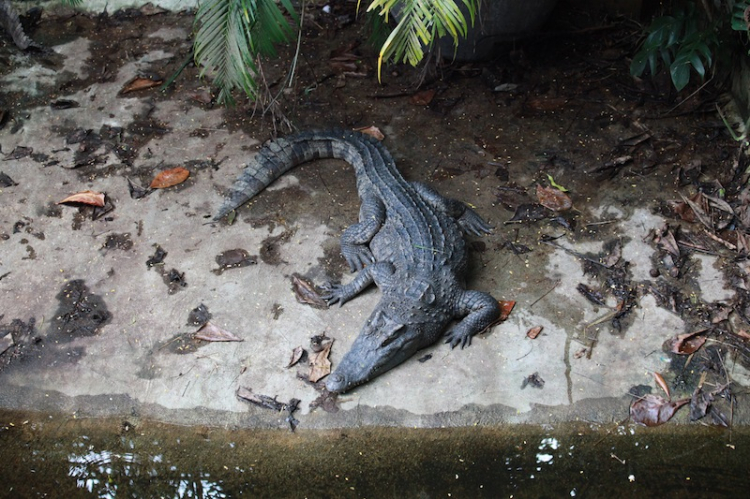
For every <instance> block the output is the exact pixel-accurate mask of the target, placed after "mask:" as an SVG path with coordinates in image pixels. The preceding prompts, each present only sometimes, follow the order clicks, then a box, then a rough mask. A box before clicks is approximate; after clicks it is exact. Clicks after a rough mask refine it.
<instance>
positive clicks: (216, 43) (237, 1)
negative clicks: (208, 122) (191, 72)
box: [194, 0, 296, 103]
mask: <svg viewBox="0 0 750 499" xmlns="http://www.w3.org/2000/svg"><path fill="white" fill-rule="evenodd" d="M280 4H281V6H282V7H283V8H284V10H285V11H286V12H288V13H290V14H292V15H293V16H296V14H294V10H293V7H292V5H291V3H290V0H280ZM195 26H196V28H197V30H196V33H195V42H194V48H195V61H196V64H198V65H199V66H200V67H201V76H202V77H203V76H205V75H206V74H207V73H211V74H212V76H213V80H214V83H215V84H216V86H217V87H219V89H220V92H219V96H218V100H219V101H220V102H223V103H231V102H232V95H231V92H232V91H233V90H234V89H241V90H242V91H243V92H245V94H247V95H248V96H249V97H250V98H255V97H256V96H257V84H256V81H255V78H256V75H257V64H256V59H257V57H258V56H259V55H260V54H267V55H274V54H275V47H274V45H275V44H276V43H282V42H287V41H289V39H290V38H291V36H292V34H293V29H292V27H291V26H290V24H289V22H288V21H287V20H286V18H285V17H284V13H283V12H282V11H281V9H280V7H279V4H277V3H276V2H275V1H274V0H204V1H203V2H202V3H201V4H200V6H199V8H198V12H197V13H196V16H195Z"/></svg>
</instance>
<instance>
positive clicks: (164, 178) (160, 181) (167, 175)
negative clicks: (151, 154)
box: [149, 166, 190, 189]
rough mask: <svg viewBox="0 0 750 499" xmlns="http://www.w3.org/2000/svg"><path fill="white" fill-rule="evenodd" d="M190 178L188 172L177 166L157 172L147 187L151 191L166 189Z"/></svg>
mask: <svg viewBox="0 0 750 499" xmlns="http://www.w3.org/2000/svg"><path fill="white" fill-rule="evenodd" d="M189 176H190V172H189V171H188V170H186V169H185V168H183V167H181V166H178V167H176V168H170V169H169V170H164V171H162V172H159V174H158V175H156V177H154V180H152V181H151V185H150V186H149V187H150V188H151V189H166V188H167V187H172V186H175V185H177V184H181V183H183V182H184V181H185V180H187V178H188V177H189Z"/></svg>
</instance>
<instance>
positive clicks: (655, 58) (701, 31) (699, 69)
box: [630, 0, 750, 91]
mask: <svg viewBox="0 0 750 499" xmlns="http://www.w3.org/2000/svg"><path fill="white" fill-rule="evenodd" d="M719 4H721V5H720V7H719V8H718V9H716V10H708V9H709V7H708V4H707V3H706V2H703V9H702V10H701V9H698V8H696V6H695V4H694V3H693V2H690V3H688V4H687V8H678V9H676V10H675V11H674V13H673V14H672V15H665V16H661V17H657V18H656V19H654V20H653V21H652V22H651V25H650V26H649V27H648V28H647V29H646V33H647V35H646V37H645V39H644V41H643V43H642V44H641V46H640V48H639V50H638V52H636V54H635V56H634V57H633V61H632V63H631V65H630V73H631V74H632V75H633V76H638V77H640V76H642V75H643V74H644V73H645V71H646V69H648V70H649V71H650V73H651V75H652V76H655V75H656V74H658V72H659V70H660V69H661V65H662V64H663V65H664V67H666V68H668V70H669V75H670V78H671V80H672V84H673V85H674V87H675V88H676V89H677V90H678V91H679V90H682V89H683V88H685V87H686V86H687V85H688V83H690V76H691V73H692V72H693V71H694V72H695V73H696V74H697V75H698V76H699V77H700V78H701V80H703V79H704V78H705V76H706V73H707V72H708V70H710V69H711V67H712V65H713V64H714V61H715V60H716V58H717V57H716V56H717V52H718V51H719V50H720V49H721V48H722V47H723V46H724V45H725V44H723V43H720V40H722V37H724V36H725V35H726V26H727V24H730V25H731V27H732V29H734V30H738V31H745V32H747V31H748V23H747V22H744V18H745V13H746V12H747V9H748V8H750V0H744V1H734V0H724V1H723V2H719ZM728 20H729V21H730V23H727V21H728ZM740 21H742V22H740Z"/></svg>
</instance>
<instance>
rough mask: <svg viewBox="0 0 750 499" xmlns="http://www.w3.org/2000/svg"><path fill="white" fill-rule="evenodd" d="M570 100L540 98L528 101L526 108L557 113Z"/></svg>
mask: <svg viewBox="0 0 750 499" xmlns="http://www.w3.org/2000/svg"><path fill="white" fill-rule="evenodd" d="M567 103H568V100H567V99H565V98H563V97H557V98H555V97H538V98H535V99H529V100H527V101H526V107H528V108H529V109H533V110H534V111H555V110H557V109H561V108H563V107H565V105H566V104H567Z"/></svg>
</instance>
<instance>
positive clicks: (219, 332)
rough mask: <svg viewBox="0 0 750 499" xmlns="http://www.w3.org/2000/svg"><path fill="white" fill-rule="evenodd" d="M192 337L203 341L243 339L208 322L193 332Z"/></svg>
mask: <svg viewBox="0 0 750 499" xmlns="http://www.w3.org/2000/svg"><path fill="white" fill-rule="evenodd" d="M193 338H195V339H196V340H203V341H245V340H243V339H242V338H240V337H239V336H236V335H234V334H232V333H230V332H229V331H226V330H224V329H222V328H220V327H219V326H215V325H213V324H211V323H210V322H206V323H205V324H203V325H202V326H201V327H200V329H198V331H196V332H195V335H193Z"/></svg>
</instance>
